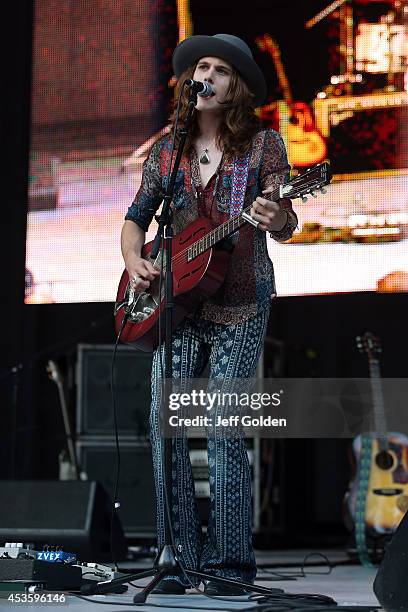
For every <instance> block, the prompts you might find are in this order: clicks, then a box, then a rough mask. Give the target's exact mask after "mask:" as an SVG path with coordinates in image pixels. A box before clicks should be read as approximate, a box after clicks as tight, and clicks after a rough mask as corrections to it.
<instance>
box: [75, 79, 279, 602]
mask: <svg viewBox="0 0 408 612" xmlns="http://www.w3.org/2000/svg"><path fill="white" fill-rule="evenodd" d="M188 85H189V86H190V99H189V103H188V112H187V117H186V122H185V126H184V128H183V129H182V130H180V141H179V146H178V149H177V155H176V159H175V161H174V165H173V169H172V172H171V176H170V180H169V183H168V185H167V188H166V194H165V196H164V200H163V207H162V212H161V214H160V215H159V217H156V220H157V222H158V226H159V227H158V230H157V233H156V236H155V238H154V241H153V245H152V249H151V252H150V257H151V258H152V259H155V258H156V257H157V255H158V253H159V249H160V244H161V241H162V239H163V237H164V240H165V247H166V269H165V282H164V292H165V307H164V310H165V317H164V319H165V341H164V342H165V344H164V355H165V359H164V364H165V365H164V376H165V378H164V389H163V391H164V400H165V401H164V413H163V415H161V416H162V417H163V419H162V423H164V422H166V419H167V421H168V416H169V402H168V399H169V395H170V394H171V391H172V378H173V367H172V323H173V316H172V315H173V306H174V302H173V297H174V296H173V269H172V240H173V228H172V225H171V224H172V217H173V214H172V210H171V208H170V204H171V201H172V199H173V193H174V184H175V181H176V177H177V171H178V168H179V165H180V161H181V157H182V155H183V151H184V147H185V143H186V139H187V134H188V132H189V129H190V126H191V122H192V119H193V116H194V110H195V106H196V104H197V92H196V91H195V89H194V87H193V86H191V85H190V84H189V83H188ZM159 350H160V349H159ZM172 443H173V438H170V437H168V436H165V437H164V472H165V487H166V491H165V504H166V505H167V508H166V510H167V511H165V517H164V546H163V547H162V549H161V551H160V552H159V554H158V555H157V557H156V560H155V562H154V566H153V567H152V568H151V569H150V570H147V571H145V572H137V573H132V574H126V575H124V576H122V577H120V578H115V579H113V580H108V581H103V582H98V583H96V584H94V585H89V584H87V585H83V586H82V587H81V593H82V594H83V595H99V594H103V593H110V592H112V591H113V590H114V589H115V587H117V586H120V585H122V584H125V583H127V582H131V581H133V580H138V579H141V578H147V577H151V576H153V579H152V580H151V581H150V582H149V584H148V585H147V586H146V587H144V588H143V589H142V590H141V591H140V592H139V593H136V595H135V596H134V597H133V602H134V603H137V604H143V603H144V602H145V601H146V599H147V597H148V595H149V594H150V593H151V591H152V590H153V589H154V588H155V586H156V585H157V584H158V583H159V582H161V581H162V580H163V578H165V577H166V576H174V575H176V574H177V575H186V576H188V577H194V578H201V579H202V580H213V581H215V582H220V583H223V584H227V585H230V586H237V585H238V584H239V585H240V586H242V587H244V588H245V587H247V588H248V590H251V591H253V592H257V593H265V594H269V595H270V594H271V593H272V592H275V593H276V589H275V590H273V589H267V588H265V587H260V586H254V585H253V584H251V583H246V582H238V581H237V580H233V579H230V578H221V577H219V576H212V575H210V574H206V573H204V572H199V571H197V570H190V569H186V568H184V566H182V564H181V562H180V560H179V559H178V557H177V553H176V551H175V550H174V546H173V542H172V531H171V526H170V523H169V516H170V508H169V507H168V504H170V503H171V495H172V481H171V472H172V446H173V444H172Z"/></svg>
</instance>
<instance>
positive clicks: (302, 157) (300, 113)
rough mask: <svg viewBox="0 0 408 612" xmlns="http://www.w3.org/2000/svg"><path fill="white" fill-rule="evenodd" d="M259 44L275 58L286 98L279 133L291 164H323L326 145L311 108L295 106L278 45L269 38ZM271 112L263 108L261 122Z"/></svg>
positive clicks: (302, 104)
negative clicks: (264, 114)
mask: <svg viewBox="0 0 408 612" xmlns="http://www.w3.org/2000/svg"><path fill="white" fill-rule="evenodd" d="M256 44H257V45H258V47H259V49H260V50H261V51H265V52H267V53H269V54H270V55H271V57H272V59H273V62H274V64H275V68H276V72H277V75H278V81H279V86H280V88H281V91H282V95H283V98H284V100H283V102H282V101H281V102H278V103H277V107H278V110H279V131H280V132H281V134H282V137H283V139H284V140H285V142H286V144H287V148H288V157H289V162H290V163H291V164H292V165H293V166H295V167H297V168H307V167H309V166H311V165H313V164H318V163H319V162H322V161H323V160H324V159H325V158H326V155H327V146H326V141H325V139H324V138H323V136H322V135H321V133H320V132H319V130H318V129H317V128H316V125H315V121H314V117H313V114H312V111H311V109H310V108H309V106H308V105H307V104H305V102H295V101H294V100H293V96H292V92H291V89H290V85H289V81H288V79H287V76H286V73H285V69H284V67H283V64H282V59H281V53H280V49H279V46H278V44H277V43H276V41H275V40H274V39H273V38H272V37H271V36H270V35H269V34H264V35H263V36H258V37H257V38H256ZM273 106H275V104H273ZM268 110H269V105H268V106H266V107H262V108H261V111H260V116H261V119H262V118H263V113H267V112H268Z"/></svg>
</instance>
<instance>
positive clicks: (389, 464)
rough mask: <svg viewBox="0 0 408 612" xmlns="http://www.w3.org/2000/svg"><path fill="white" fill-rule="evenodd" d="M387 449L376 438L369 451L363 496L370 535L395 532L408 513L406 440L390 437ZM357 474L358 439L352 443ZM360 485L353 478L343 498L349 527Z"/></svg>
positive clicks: (359, 438) (359, 437) (353, 519)
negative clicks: (369, 465)
mask: <svg viewBox="0 0 408 612" xmlns="http://www.w3.org/2000/svg"><path fill="white" fill-rule="evenodd" d="M386 445H387V450H386V451H381V448H380V445H379V442H378V440H377V439H373V443H372V449H371V470H370V479H369V483H368V491H367V495H366V510H365V524H366V528H367V529H368V530H369V532H371V533H375V534H378V535H380V534H386V533H394V531H395V530H396V529H397V527H398V525H399V523H400V521H401V519H402V517H403V516H404V514H405V512H406V511H407V510H408V437H407V436H405V435H403V434H398V433H392V434H389V436H388V437H387V440H386ZM353 453H354V459H355V468H356V473H358V466H359V463H360V453H361V436H358V437H357V438H355V440H354V441H353ZM358 489H359V482H358V479H357V478H354V480H353V482H352V484H351V486H350V489H349V491H348V493H347V494H346V497H345V506H346V508H345V511H346V517H345V522H346V524H347V526H348V527H349V528H351V527H352V526H353V525H354V523H355V519H356V502H357V495H358Z"/></svg>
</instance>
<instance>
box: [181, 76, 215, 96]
mask: <svg viewBox="0 0 408 612" xmlns="http://www.w3.org/2000/svg"><path fill="white" fill-rule="evenodd" d="M186 85H187V86H188V87H190V89H192V90H193V91H194V92H195V93H196V94H198V95H199V96H200V97H201V98H210V97H211V96H212V94H213V93H214V91H213V88H212V86H211V85H210V83H209V82H208V81H204V82H203V83H202V82H201V81H193V79H187V80H186Z"/></svg>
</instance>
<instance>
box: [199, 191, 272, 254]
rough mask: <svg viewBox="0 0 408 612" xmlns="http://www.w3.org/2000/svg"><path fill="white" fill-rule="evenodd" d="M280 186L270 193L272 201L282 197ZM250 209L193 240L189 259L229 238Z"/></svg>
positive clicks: (243, 221) (248, 207) (243, 220)
mask: <svg viewBox="0 0 408 612" xmlns="http://www.w3.org/2000/svg"><path fill="white" fill-rule="evenodd" d="M280 187H281V186H278V187H276V188H275V189H274V190H273V191H272V193H270V194H269V197H270V199H271V200H272V201H276V200H278V199H279V198H280V197H281V191H280ZM250 210H251V206H247V208H244V210H243V211H242V213H241V214H240V215H237V216H236V217H231V219H229V220H228V221H226V222H225V223H222V224H221V225H218V226H217V227H215V228H214V229H212V230H211V231H210V232H208V234H206V235H205V236H203V237H202V238H200V239H199V240H196V241H195V242H193V244H192V245H190V247H189V248H188V250H187V261H192V260H193V259H194V258H195V257H197V256H198V255H201V254H202V253H204V252H205V251H208V249H211V248H212V247H214V246H215V245H216V244H217V243H218V242H221V240H224V238H228V236H230V235H231V234H233V233H234V232H236V231H237V230H238V229H239V228H240V227H241V225H243V224H244V223H246V220H245V218H244V216H243V215H244V214H249V212H250Z"/></svg>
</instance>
